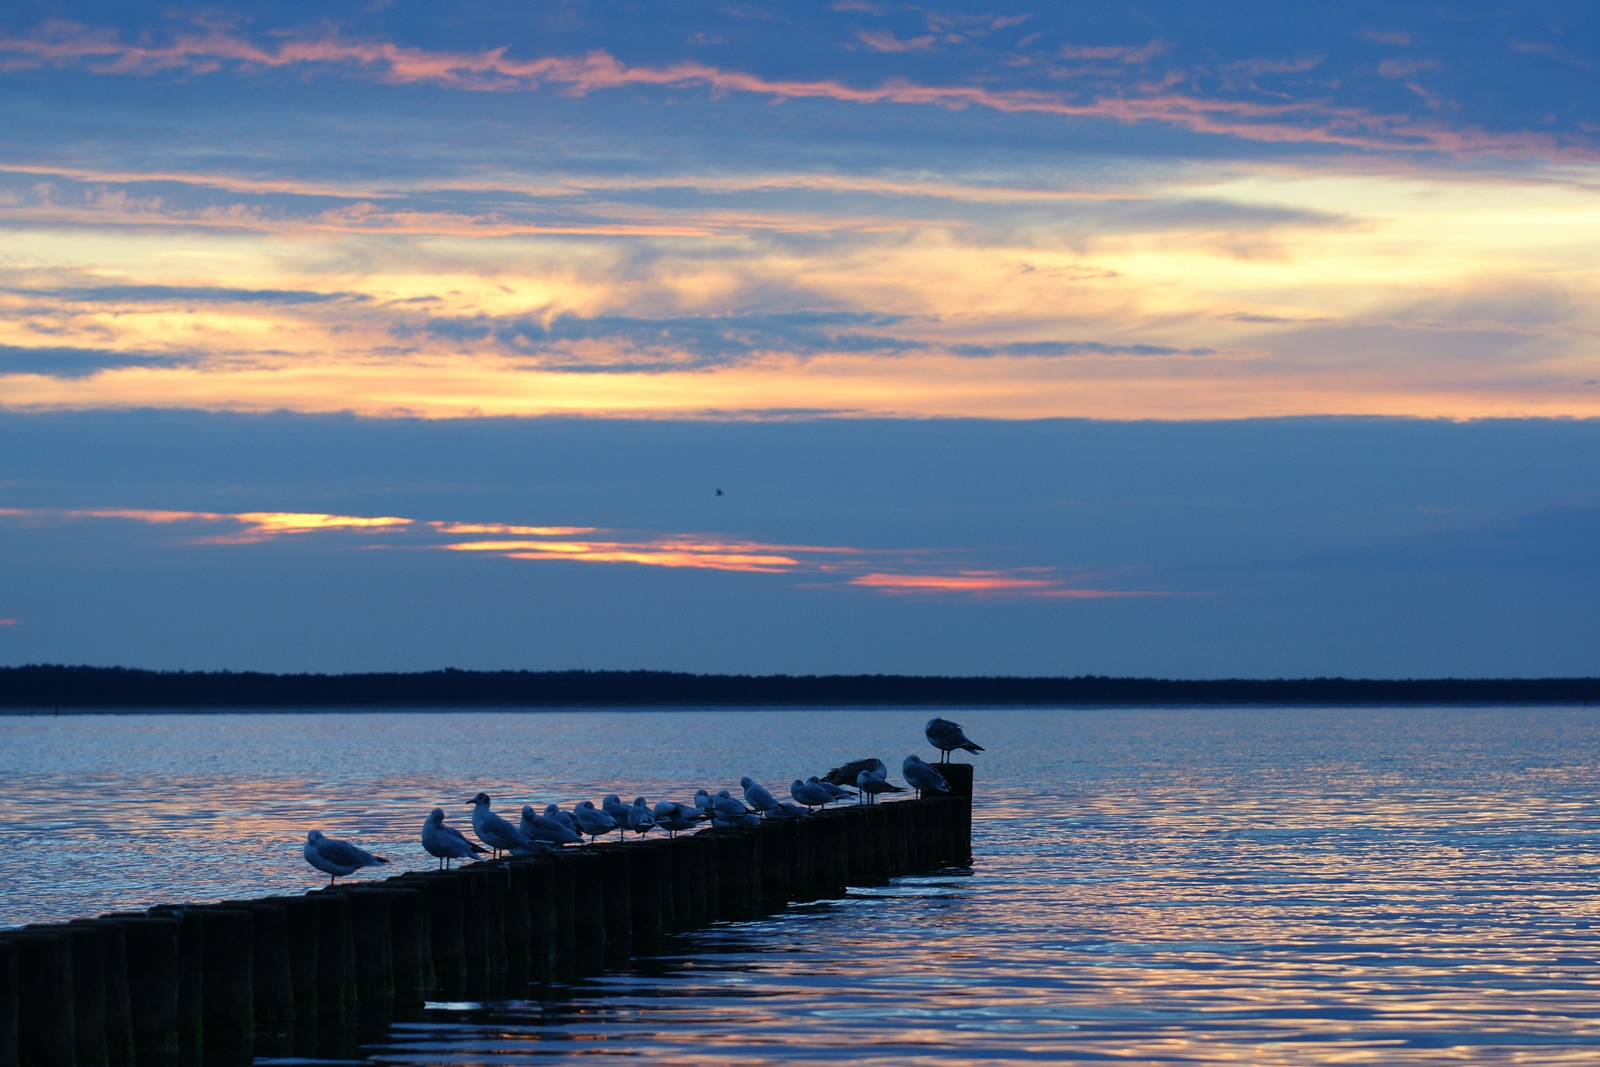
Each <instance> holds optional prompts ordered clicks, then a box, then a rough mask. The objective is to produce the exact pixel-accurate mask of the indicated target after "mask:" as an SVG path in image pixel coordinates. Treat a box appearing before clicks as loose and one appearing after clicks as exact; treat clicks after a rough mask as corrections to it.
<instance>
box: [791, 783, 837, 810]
mask: <svg viewBox="0 0 1600 1067" xmlns="http://www.w3.org/2000/svg"><path fill="white" fill-rule="evenodd" d="M789 795H790V796H792V797H794V798H795V799H796V800H798V801H799V802H800V803H802V804H804V805H805V806H806V808H807V809H808V810H809V809H811V808H815V807H823V808H826V807H827V806H828V805H829V804H832V803H833V802H834V801H836V800H838V799H839V798H838V797H836V796H834V795H833V793H832V791H831V790H828V789H824V788H823V787H822V786H821V785H813V784H812V783H810V782H802V781H801V780H800V779H798V778H796V779H795V780H794V781H793V782H790V783H789Z"/></svg>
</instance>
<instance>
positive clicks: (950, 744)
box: [922, 715, 983, 763]
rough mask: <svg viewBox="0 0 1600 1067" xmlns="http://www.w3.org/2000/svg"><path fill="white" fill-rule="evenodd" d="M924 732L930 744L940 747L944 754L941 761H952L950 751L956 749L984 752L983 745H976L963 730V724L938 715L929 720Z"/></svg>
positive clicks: (923, 729)
mask: <svg viewBox="0 0 1600 1067" xmlns="http://www.w3.org/2000/svg"><path fill="white" fill-rule="evenodd" d="M922 732H923V734H924V735H925V736H926V737H927V739H928V744H930V745H932V746H933V747H934V748H936V749H938V750H939V751H940V752H941V753H943V755H942V756H940V758H939V762H940V763H949V762H950V753H952V752H954V751H955V750H956V749H958V748H960V749H965V750H966V751H968V752H982V751H983V746H982V745H975V744H973V743H972V741H971V740H969V739H968V737H967V735H966V734H965V733H963V732H962V731H961V724H960V723H955V722H951V721H950V720H949V719H941V718H939V717H938V716H937V715H936V716H934V717H933V718H931V719H929V720H928V725H927V726H924V727H923V728H922Z"/></svg>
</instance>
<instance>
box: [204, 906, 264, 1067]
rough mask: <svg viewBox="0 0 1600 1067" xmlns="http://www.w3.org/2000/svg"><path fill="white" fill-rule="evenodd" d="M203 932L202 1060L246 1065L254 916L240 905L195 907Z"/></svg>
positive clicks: (251, 1041)
mask: <svg viewBox="0 0 1600 1067" xmlns="http://www.w3.org/2000/svg"><path fill="white" fill-rule="evenodd" d="M188 914H189V915H190V916H198V918H199V919H200V924H201V928H202V929H203V930H204V931H205V965H204V966H205V991H204V993H203V994H202V996H201V1008H202V1012H203V1019H204V1021H203V1024H202V1025H203V1028H204V1037H203V1040H202V1048H203V1049H204V1051H205V1054H206V1058H207V1060H208V1061H213V1062H225V1063H236V1062H242V1063H249V1062H250V1061H251V1059H252V1058H253V1057H254V1054H255V919H254V917H253V916H252V915H251V913H250V912H249V911H246V910H244V909H234V908H222V907H209V906H207V907H198V908H191V909H189V912H188Z"/></svg>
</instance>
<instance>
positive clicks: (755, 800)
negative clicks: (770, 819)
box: [739, 778, 778, 811]
mask: <svg viewBox="0 0 1600 1067" xmlns="http://www.w3.org/2000/svg"><path fill="white" fill-rule="evenodd" d="M739 784H740V785H742V786H744V801H745V803H746V804H749V805H750V806H751V807H752V808H755V809H756V810H757V811H771V810H772V809H773V808H775V807H777V806H778V802H777V801H776V800H774V799H772V794H771V793H769V792H767V791H766V790H765V789H763V788H762V787H761V785H760V784H759V783H758V782H757V781H756V780H755V779H754V778H741V779H739Z"/></svg>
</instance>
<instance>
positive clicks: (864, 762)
mask: <svg viewBox="0 0 1600 1067" xmlns="http://www.w3.org/2000/svg"><path fill="white" fill-rule="evenodd" d="M862 771H871V772H872V773H873V774H875V775H877V776H878V777H879V778H886V777H888V775H889V768H888V767H887V766H886V765H885V764H884V762H883V760H881V759H858V760H851V761H850V762H849V763H846V764H845V765H844V766H843V767H835V768H834V769H833V770H831V771H829V772H828V773H827V774H825V775H823V776H822V780H823V781H824V782H826V783H828V784H829V785H855V784H856V779H857V778H859V777H861V772H862Z"/></svg>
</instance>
